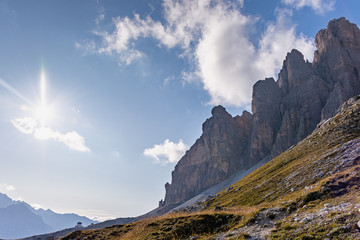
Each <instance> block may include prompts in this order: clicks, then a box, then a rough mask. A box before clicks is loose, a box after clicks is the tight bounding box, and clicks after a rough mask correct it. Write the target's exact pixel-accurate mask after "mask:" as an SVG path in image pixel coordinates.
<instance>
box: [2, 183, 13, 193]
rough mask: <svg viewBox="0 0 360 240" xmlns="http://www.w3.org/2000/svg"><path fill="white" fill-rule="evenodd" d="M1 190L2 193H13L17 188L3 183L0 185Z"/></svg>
mask: <svg viewBox="0 0 360 240" xmlns="http://www.w3.org/2000/svg"><path fill="white" fill-rule="evenodd" d="M0 190H1V192H13V191H15V187H14V186H13V185H9V184H6V183H2V184H0Z"/></svg>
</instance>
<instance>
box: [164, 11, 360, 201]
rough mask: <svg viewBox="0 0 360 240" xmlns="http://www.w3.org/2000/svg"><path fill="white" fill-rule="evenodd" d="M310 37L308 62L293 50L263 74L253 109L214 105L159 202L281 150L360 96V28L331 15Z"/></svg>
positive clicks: (182, 195)
mask: <svg viewBox="0 0 360 240" xmlns="http://www.w3.org/2000/svg"><path fill="white" fill-rule="evenodd" d="M315 43H316V46H317V50H316V51H315V53H314V61H313V63H309V62H308V61H306V60H304V57H303V55H302V54H301V53H300V52H299V51H297V50H295V49H294V50H292V51H291V52H290V53H288V54H287V56H286V59H285V60H284V62H283V67H282V69H281V71H280V73H279V75H278V80H277V81H275V80H274V79H273V78H267V79H265V80H261V81H258V82H257V83H256V84H255V85H254V87H253V95H252V96H253V98H252V112H253V114H251V113H249V112H246V111H244V112H243V113H242V115H241V116H236V117H232V116H231V115H230V114H229V113H228V112H226V110H225V108H224V107H222V106H217V107H214V108H213V110H212V117H211V118H209V119H207V120H206V121H205V123H204V124H203V133H202V135H201V137H200V138H199V139H198V140H197V141H196V142H195V143H194V145H193V146H192V147H191V148H190V150H189V151H187V152H186V154H185V156H184V157H183V158H182V159H181V160H180V161H179V162H178V164H177V165H176V166H175V169H174V171H173V172H172V182H171V184H169V183H167V184H166V185H165V188H166V195H165V200H164V202H162V204H163V205H169V204H180V203H183V202H185V201H186V200H188V199H190V198H192V197H194V196H195V195H197V194H198V193H200V192H202V191H204V190H206V189H207V188H209V187H211V186H214V185H216V184H218V183H220V182H221V181H223V180H225V179H227V178H229V177H230V176H231V175H233V174H235V173H236V172H238V171H240V170H244V169H248V168H250V167H252V166H254V165H255V164H256V163H258V162H259V161H261V160H262V159H264V158H269V159H271V158H273V157H276V156H278V155H279V154H280V153H282V152H284V151H285V150H287V149H288V148H290V147H291V146H293V145H295V144H297V143H298V142H299V141H301V140H303V139H304V138H305V137H306V136H308V135H309V134H310V133H311V132H312V131H313V130H314V129H315V128H316V127H317V126H318V124H319V123H320V122H322V124H326V120H325V119H327V118H329V117H332V116H334V115H335V114H336V113H337V112H338V111H339V110H340V109H341V107H346V104H348V105H349V104H351V102H348V103H346V104H345V105H342V104H343V103H344V102H346V101H347V100H348V99H349V98H351V97H354V96H357V95H360V74H359V73H360V30H359V28H358V27H357V26H356V25H355V24H352V23H350V22H349V21H348V20H346V19H345V18H339V19H334V20H332V21H330V22H329V24H328V26H327V28H326V29H323V30H320V31H319V32H318V33H317V35H316V38H315ZM318 174H319V175H322V174H323V173H321V172H319V173H318Z"/></svg>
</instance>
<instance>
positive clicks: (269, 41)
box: [255, 9, 315, 79]
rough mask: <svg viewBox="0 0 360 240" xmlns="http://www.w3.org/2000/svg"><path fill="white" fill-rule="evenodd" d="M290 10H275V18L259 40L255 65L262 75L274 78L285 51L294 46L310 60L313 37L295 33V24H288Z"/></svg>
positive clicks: (312, 51) (312, 50)
mask: <svg viewBox="0 0 360 240" xmlns="http://www.w3.org/2000/svg"><path fill="white" fill-rule="evenodd" d="M291 15H292V12H291V11H290V10H287V9H278V10H277V20H276V22H275V23H271V24H269V26H268V27H267V30H266V32H265V33H264V34H263V35H262V38H261V40H260V42H259V49H258V56H257V60H256V61H255V64H256V67H257V68H258V69H259V70H260V69H261V70H262V71H263V75H265V76H268V77H273V78H275V79H276V76H277V74H278V73H279V71H280V68H281V66H282V62H283V60H284V59H285V56H286V54H287V52H289V51H290V50H291V49H293V48H295V49H297V50H299V51H300V52H302V53H303V55H304V57H305V58H306V59H307V60H309V61H312V59H313V55H314V51H315V45H314V43H313V42H314V41H313V39H311V38H309V37H306V36H304V35H302V34H300V36H297V35H296V31H295V26H291V25H289V23H290V22H291V19H290V17H291Z"/></svg>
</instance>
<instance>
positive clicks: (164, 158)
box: [144, 139, 189, 164]
mask: <svg viewBox="0 0 360 240" xmlns="http://www.w3.org/2000/svg"><path fill="white" fill-rule="evenodd" d="M187 149H189V146H187V145H186V144H185V143H183V141H182V140H181V139H180V140H179V142H178V143H174V142H171V141H170V140H169V139H166V140H165V141H164V143H162V144H158V145H154V146H153V147H152V148H146V149H145V150H144V155H145V156H149V157H152V158H153V159H154V160H155V162H156V163H161V164H167V163H177V162H178V161H179V160H180V158H181V157H182V156H184V154H185V152H186V150H187Z"/></svg>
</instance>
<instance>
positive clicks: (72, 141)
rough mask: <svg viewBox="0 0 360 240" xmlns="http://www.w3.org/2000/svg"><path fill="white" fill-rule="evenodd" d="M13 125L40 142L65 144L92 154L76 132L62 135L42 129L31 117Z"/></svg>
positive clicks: (15, 120)
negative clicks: (48, 141) (51, 141)
mask: <svg viewBox="0 0 360 240" xmlns="http://www.w3.org/2000/svg"><path fill="white" fill-rule="evenodd" d="M11 123H12V125H13V126H14V127H15V128H16V129H17V130H19V131H20V132H22V133H25V134H31V135H33V136H34V137H35V138H36V139H38V140H53V141H57V142H61V143H64V144H65V145H66V146H68V147H69V148H70V149H72V150H76V151H80V152H90V149H89V148H88V147H87V146H86V145H85V139H84V137H82V136H80V135H79V134H78V133H77V132H75V131H72V132H67V133H60V132H58V131H55V130H53V129H51V128H48V127H42V126H41V125H40V124H39V122H38V121H37V120H35V119H33V118H30V117H26V118H17V119H14V120H12V121H11Z"/></svg>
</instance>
